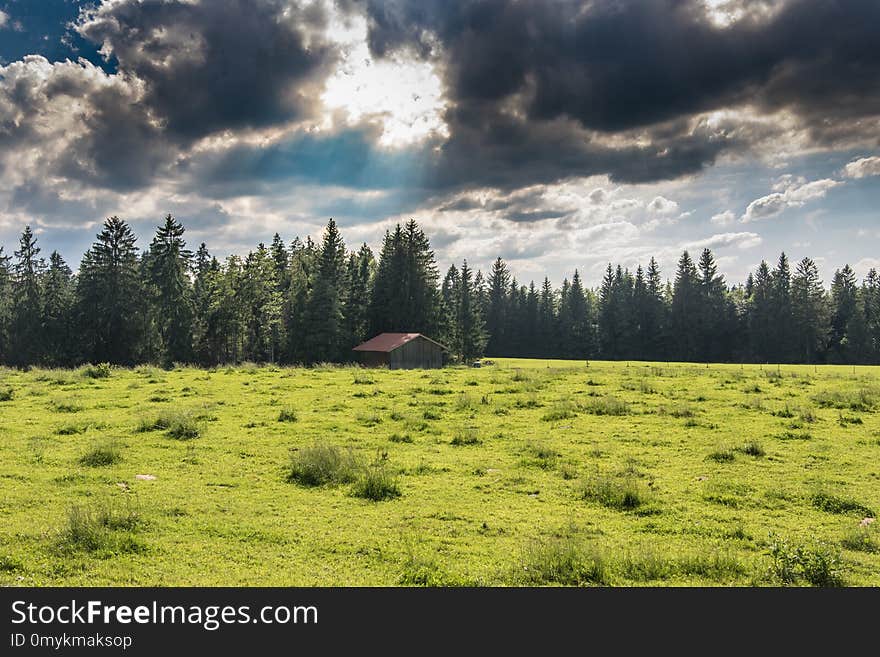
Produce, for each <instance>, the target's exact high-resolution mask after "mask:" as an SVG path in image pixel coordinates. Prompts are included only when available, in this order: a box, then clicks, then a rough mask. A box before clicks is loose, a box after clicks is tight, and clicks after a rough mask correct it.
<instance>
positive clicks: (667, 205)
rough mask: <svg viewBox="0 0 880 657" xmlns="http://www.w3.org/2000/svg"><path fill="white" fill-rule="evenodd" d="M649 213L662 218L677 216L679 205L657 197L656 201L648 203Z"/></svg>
mask: <svg viewBox="0 0 880 657" xmlns="http://www.w3.org/2000/svg"><path fill="white" fill-rule="evenodd" d="M648 212H650V213H651V214H659V215H662V216H669V215H672V214H676V213H677V212H678V203H676V202H675V201H671V200H670V199H668V198H665V197H663V196H655V197H654V199H653V200H652V201H651V202H650V203H648Z"/></svg>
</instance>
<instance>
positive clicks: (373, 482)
mask: <svg viewBox="0 0 880 657" xmlns="http://www.w3.org/2000/svg"><path fill="white" fill-rule="evenodd" d="M351 494H352V495H353V496H354V497H360V498H362V499H365V500H372V501H373V502H381V501H383V500H392V499H394V498H396V497H400V495H401V493H400V486H398V484H397V478H396V477H394V476H393V475H392V474H391V473H390V472H388V452H381V453H380V454H378V455H377V456H376V458H375V459H374V460H373V462H372V463H370V464H369V465H368V466H367V467H366V468H364V469H363V470H362V471H361V473H360V475H359V476H358V478H357V479H356V480H355V482H354V485H353V486H352V489H351Z"/></svg>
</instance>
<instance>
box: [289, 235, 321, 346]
mask: <svg viewBox="0 0 880 657" xmlns="http://www.w3.org/2000/svg"><path fill="white" fill-rule="evenodd" d="M318 256H319V254H318V250H317V247H316V246H315V243H314V242H313V241H312V238H311V237H307V238H306V241H305V242H301V241H300V239H299V238H297V239H295V240H294V241H293V244H292V245H291V248H290V286H289V288H288V291H287V297H286V298H285V299H284V310H283V313H284V329H285V334H286V335H287V350H286V351H287V358H288V361H289V362H291V363H305V362H308V361H309V356H308V354H307V351H306V349H307V344H306V342H307V326H306V306H307V304H308V300H309V296H310V295H311V293H312V288H313V287H314V284H315V278H316V277H317V271H318Z"/></svg>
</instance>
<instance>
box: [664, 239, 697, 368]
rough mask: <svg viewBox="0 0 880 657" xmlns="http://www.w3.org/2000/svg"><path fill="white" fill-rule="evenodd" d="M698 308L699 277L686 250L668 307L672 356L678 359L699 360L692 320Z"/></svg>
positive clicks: (679, 262) (680, 259)
mask: <svg viewBox="0 0 880 657" xmlns="http://www.w3.org/2000/svg"><path fill="white" fill-rule="evenodd" d="M699 308H700V278H699V275H698V274H697V268H696V265H694V261H693V260H692V259H691V257H690V255H689V254H688V252H687V251H685V252H684V253H682V254H681V257H680V258H679V260H678V269H677V270H676V272H675V287H674V289H673V293H672V307H671V308H670V332H671V336H672V345H671V346H672V353H673V355H674V357H675V358H676V359H677V360H683V361H694V360H696V359H697V357H698V352H699V348H698V344H697V335H696V333H695V331H694V327H693V320H694V316H695V314H696V313H697V312H699Z"/></svg>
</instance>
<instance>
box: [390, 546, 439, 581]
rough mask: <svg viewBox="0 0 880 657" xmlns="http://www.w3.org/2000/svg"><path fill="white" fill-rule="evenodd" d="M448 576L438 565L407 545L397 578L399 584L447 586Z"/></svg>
mask: <svg viewBox="0 0 880 657" xmlns="http://www.w3.org/2000/svg"><path fill="white" fill-rule="evenodd" d="M448 582H449V578H448V576H447V575H446V573H445V572H444V571H443V569H442V568H441V567H440V565H439V564H438V563H437V562H436V561H434V560H433V559H431V558H430V557H427V556H425V555H424V554H421V553H418V552H416V551H415V550H414V549H413V548H412V546H410V545H408V546H407V551H406V556H405V557H404V559H403V563H402V572H401V574H400V577H399V578H398V580H397V583H398V584H400V585H401V586H448Z"/></svg>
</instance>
